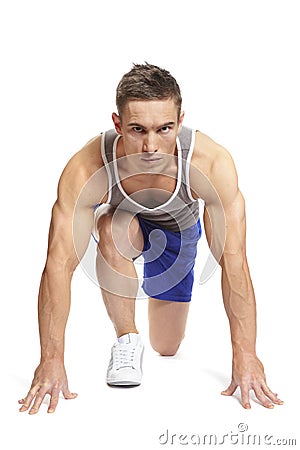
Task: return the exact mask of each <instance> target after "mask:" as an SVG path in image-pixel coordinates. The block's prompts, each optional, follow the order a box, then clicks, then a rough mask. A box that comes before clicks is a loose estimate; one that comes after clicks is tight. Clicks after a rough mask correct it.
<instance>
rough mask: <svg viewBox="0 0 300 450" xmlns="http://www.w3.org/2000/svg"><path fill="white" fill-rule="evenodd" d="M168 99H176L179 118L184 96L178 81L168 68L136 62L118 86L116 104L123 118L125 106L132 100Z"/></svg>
mask: <svg viewBox="0 0 300 450" xmlns="http://www.w3.org/2000/svg"><path fill="white" fill-rule="evenodd" d="M168 99H172V100H173V101H174V104H175V106H176V108H177V112H178V119H179V117H180V113H181V103H182V98H181V93H180V88H179V86H178V84H177V81H176V80H175V78H174V77H173V76H172V75H171V74H170V72H168V71H167V70H165V69H161V68H159V67H157V66H153V65H152V64H148V63H145V64H134V65H133V68H132V69H131V70H130V71H129V72H128V73H126V74H125V75H124V76H123V77H122V79H121V81H120V82H119V84H118V87H117V95H116V104H117V108H118V113H119V116H120V118H121V119H122V113H123V111H124V107H125V106H126V103H127V102H128V101H130V100H143V101H151V100H168Z"/></svg>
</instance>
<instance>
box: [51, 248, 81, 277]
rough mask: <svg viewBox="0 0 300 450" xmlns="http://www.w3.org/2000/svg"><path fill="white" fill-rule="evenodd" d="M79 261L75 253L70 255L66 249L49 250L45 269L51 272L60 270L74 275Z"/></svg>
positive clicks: (68, 274)
mask: <svg viewBox="0 0 300 450" xmlns="http://www.w3.org/2000/svg"><path fill="white" fill-rule="evenodd" d="M78 263H79V261H78V258H77V256H76V255H75V254H74V255H70V254H68V253H66V252H64V251H49V252H48V255H47V260H46V264H45V269H44V271H45V272H47V273H51V274H54V273H58V272H59V273H63V274H65V275H67V276H69V277H72V275H73V273H74V271H75V269H76V267H77V266H78Z"/></svg>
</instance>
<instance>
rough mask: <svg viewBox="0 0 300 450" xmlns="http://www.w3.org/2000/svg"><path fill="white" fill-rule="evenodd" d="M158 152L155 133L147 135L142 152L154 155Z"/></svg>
mask: <svg viewBox="0 0 300 450" xmlns="http://www.w3.org/2000/svg"><path fill="white" fill-rule="evenodd" d="M157 151H158V142H157V138H156V136H155V133H147V135H146V136H145V138H144V142H143V152H148V153H156V152H157Z"/></svg>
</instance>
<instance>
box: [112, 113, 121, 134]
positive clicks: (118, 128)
mask: <svg viewBox="0 0 300 450" xmlns="http://www.w3.org/2000/svg"><path fill="white" fill-rule="evenodd" d="M112 120H113V123H114V125H115V130H116V132H117V133H118V134H121V135H122V125H121V119H120V116H118V115H117V114H116V113H112Z"/></svg>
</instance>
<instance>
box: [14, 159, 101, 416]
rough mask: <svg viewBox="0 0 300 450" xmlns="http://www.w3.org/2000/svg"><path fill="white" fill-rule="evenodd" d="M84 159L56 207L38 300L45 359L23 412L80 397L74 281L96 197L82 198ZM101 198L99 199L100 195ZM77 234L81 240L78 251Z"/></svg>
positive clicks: (69, 174) (71, 170)
mask: <svg viewBox="0 0 300 450" xmlns="http://www.w3.org/2000/svg"><path fill="white" fill-rule="evenodd" d="M84 160H85V156H84V151H82V153H81V154H79V153H78V154H77V155H75V156H74V157H73V158H72V160H71V161H70V162H69V163H68V165H67V166H66V168H65V169H64V171H63V173H62V176H61V178H60V181H59V185H58V197H57V200H56V202H55V204H54V206H53V209H52V217H51V223H50V230H49V240H48V252H47V260H46V264H45V268H44V270H43V273H42V277H41V283H40V289H39V298H38V318H39V333H40V345H41V359H40V364H39V366H38V367H37V369H36V371H35V374H34V379H33V382H32V385H31V389H30V391H29V392H28V394H27V396H26V398H25V399H22V400H20V403H21V404H22V407H21V409H20V411H26V410H28V409H29V408H30V405H31V403H32V402H33V401H34V402H33V405H32V407H31V409H30V411H29V412H30V414H35V413H36V412H38V410H39V407H40V405H41V403H42V401H43V399H44V397H45V395H46V394H50V396H51V399H50V405H49V408H48V412H54V411H55V408H56V406H57V403H58V397H59V393H60V391H62V393H63V395H64V397H65V398H75V397H76V394H72V393H71V392H70V391H69V388H68V381H67V376H66V371H65V368H64V344H65V328H66V324H67V319H68V315H69V311H70V300H71V279H72V275H73V272H74V270H75V268H76V267H77V265H78V262H79V260H80V259H81V258H82V256H83V255H84V252H85V250H86V248H87V246H88V243H89V239H90V233H91V229H92V225H93V200H94V198H93V195H91V194H90V191H89V190H86V191H85V195H80V192H81V190H82V187H83V186H84V184H85V183H86V181H87V179H88V178H89V175H90V170H88V169H87V167H85V165H84ZM95 167H97V166H95ZM98 192H99V191H98ZM96 195H97V193H96V192H95V196H96ZM100 199H101V197H100ZM97 200H98V201H99V197H97ZM96 202H97V201H95V203H96ZM73 218H74V220H73ZM79 224H80V225H79ZM74 234H75V235H76V240H77V242H78V245H77V246H76V249H75V247H74V242H73V236H74Z"/></svg>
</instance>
